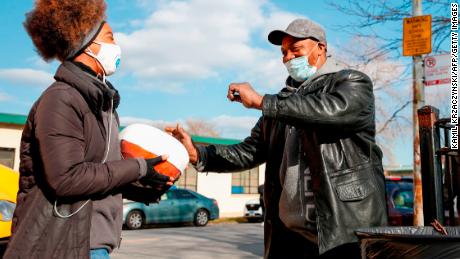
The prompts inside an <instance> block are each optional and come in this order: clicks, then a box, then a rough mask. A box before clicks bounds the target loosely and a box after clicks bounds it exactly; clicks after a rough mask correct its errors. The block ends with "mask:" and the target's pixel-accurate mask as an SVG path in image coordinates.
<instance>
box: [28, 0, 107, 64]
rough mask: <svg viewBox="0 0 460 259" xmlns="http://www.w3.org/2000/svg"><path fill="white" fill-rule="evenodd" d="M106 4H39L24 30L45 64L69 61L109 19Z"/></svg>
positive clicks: (72, 0)
mask: <svg viewBox="0 0 460 259" xmlns="http://www.w3.org/2000/svg"><path fill="white" fill-rule="evenodd" d="M106 8H107V7H106V4H105V1H104V0H36V1H35V7H34V9H33V10H32V11H30V12H28V13H27V14H26V20H25V22H24V27H25V29H26V31H27V33H28V34H29V36H30V38H31V39H32V41H33V43H34V45H35V47H36V48H37V52H38V54H39V55H40V56H41V57H42V58H43V59H44V60H45V61H50V60H52V59H55V58H57V59H58V60H60V61H64V60H66V59H67V58H68V57H69V55H70V54H71V53H72V52H74V51H75V50H77V48H80V47H82V46H81V45H82V42H83V40H84V39H85V37H86V35H87V34H88V33H89V32H90V31H92V30H93V29H94V28H95V27H96V26H98V25H100V24H101V22H102V21H103V20H105V19H106V16H105V10H106Z"/></svg>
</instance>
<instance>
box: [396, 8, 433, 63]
mask: <svg viewBox="0 0 460 259" xmlns="http://www.w3.org/2000/svg"><path fill="white" fill-rule="evenodd" d="M428 53H431V15H423V16H415V17H411V18H404V21H403V56H417V55H421V54H428Z"/></svg>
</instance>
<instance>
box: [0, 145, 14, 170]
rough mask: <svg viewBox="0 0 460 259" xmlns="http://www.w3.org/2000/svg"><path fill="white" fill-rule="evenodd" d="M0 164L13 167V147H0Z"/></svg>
mask: <svg viewBox="0 0 460 259" xmlns="http://www.w3.org/2000/svg"><path fill="white" fill-rule="evenodd" d="M0 164H2V165H4V166H7V167H9V168H11V169H13V167H14V148H4V147H0Z"/></svg>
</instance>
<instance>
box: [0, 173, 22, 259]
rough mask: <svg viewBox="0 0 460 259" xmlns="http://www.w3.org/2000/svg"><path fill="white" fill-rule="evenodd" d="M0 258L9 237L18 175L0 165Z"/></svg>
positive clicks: (17, 186) (17, 187)
mask: <svg viewBox="0 0 460 259" xmlns="http://www.w3.org/2000/svg"><path fill="white" fill-rule="evenodd" d="M0 179H1V181H0V258H1V256H2V254H3V251H4V249H5V247H6V244H7V243H8V240H9V238H10V236H11V220H12V218H13V212H14V209H15V208H16V195H17V193H18V189H19V173H18V172H16V171H14V170H12V169H10V168H9V167H6V166H4V165H0Z"/></svg>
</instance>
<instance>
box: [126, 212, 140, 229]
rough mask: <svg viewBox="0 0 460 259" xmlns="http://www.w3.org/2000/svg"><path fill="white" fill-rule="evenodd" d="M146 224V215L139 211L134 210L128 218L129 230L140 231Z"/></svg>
mask: <svg viewBox="0 0 460 259" xmlns="http://www.w3.org/2000/svg"><path fill="white" fill-rule="evenodd" d="M143 224H144V215H143V214H142V212H140V211H138V210H133V211H130V212H129V213H128V216H126V226H127V227H128V229H140V228H141V227H142V225H143Z"/></svg>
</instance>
